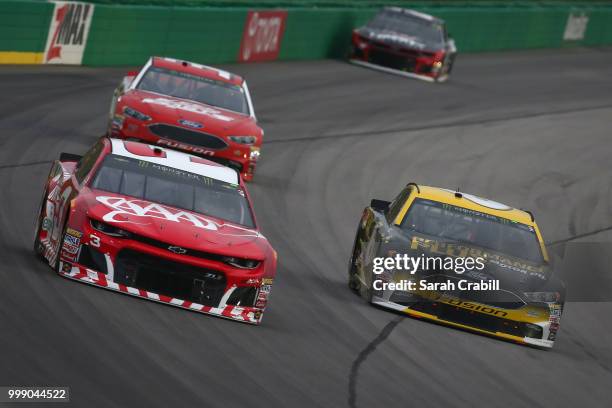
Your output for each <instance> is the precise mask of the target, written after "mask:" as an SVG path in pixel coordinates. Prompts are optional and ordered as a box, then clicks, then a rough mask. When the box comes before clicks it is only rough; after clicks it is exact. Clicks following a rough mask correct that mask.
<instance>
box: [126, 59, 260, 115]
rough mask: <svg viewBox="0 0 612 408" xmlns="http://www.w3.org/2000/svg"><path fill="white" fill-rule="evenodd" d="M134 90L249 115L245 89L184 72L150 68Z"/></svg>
mask: <svg viewBox="0 0 612 408" xmlns="http://www.w3.org/2000/svg"><path fill="white" fill-rule="evenodd" d="M136 89H141V90H143V91H150V92H155V93H158V94H162V95H168V96H173V97H175V98H181V99H187V100H190V101H196V102H200V103H205V104H207V105H211V106H215V107H218V108H223V109H227V110H231V111H234V112H238V113H243V114H245V115H248V114H249V105H248V102H247V98H246V95H245V91H244V88H242V87H241V86H239V85H234V84H229V83H227V82H222V81H216V80H214V79H210V78H205V77H201V76H197V75H192V74H188V73H185V72H179V71H173V70H169V69H165V68H160V67H149V69H148V70H147V72H146V73H145V74H144V76H143V77H142V79H141V80H140V82H139V83H138V85H137V86H136Z"/></svg>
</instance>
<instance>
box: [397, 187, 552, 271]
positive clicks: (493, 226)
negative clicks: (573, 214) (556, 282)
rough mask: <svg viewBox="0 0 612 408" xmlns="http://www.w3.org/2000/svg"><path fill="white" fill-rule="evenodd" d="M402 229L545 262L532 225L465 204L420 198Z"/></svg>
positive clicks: (407, 216)
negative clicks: (460, 205)
mask: <svg viewBox="0 0 612 408" xmlns="http://www.w3.org/2000/svg"><path fill="white" fill-rule="evenodd" d="M401 228H402V229H406V230H410V231H415V232H419V233H422V234H427V235H432V236H436V237H440V238H443V239H444V240H445V241H456V242H462V243H465V244H468V245H472V246H478V247H481V248H488V249H491V250H494V251H497V252H500V253H502V254H506V255H510V256H512V257H515V258H521V259H525V260H528V261H532V262H537V263H541V262H542V261H543V258H542V250H541V248H540V243H539V241H538V238H537V236H536V234H535V231H534V229H533V227H531V226H529V225H525V224H521V223H518V222H513V221H510V220H508V219H505V218H500V217H497V216H494V215H491V214H485V213H481V212H479V211H474V210H470V209H467V208H463V207H457V206H454V205H450V204H445V203H440V202H437V201H431V200H425V199H421V198H418V199H416V200H415V201H414V202H413V204H412V206H410V209H409V210H408V213H407V214H406V216H405V217H404V219H403V221H402V224H401Z"/></svg>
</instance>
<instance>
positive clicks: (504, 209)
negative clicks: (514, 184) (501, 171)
mask: <svg viewBox="0 0 612 408" xmlns="http://www.w3.org/2000/svg"><path fill="white" fill-rule="evenodd" d="M415 190H416V197H418V198H424V199H429V200H433V201H438V202H442V203H446V204H451V205H454V206H457V207H462V208H467V209H470V210H474V211H479V212H481V213H485V214H491V215H495V216H497V217H500V218H505V219H507V220H510V221H515V222H520V223H521V224H526V225H531V226H534V225H535V221H533V220H532V217H531V214H529V213H528V212H526V211H524V210H519V209H516V208H512V207H510V206H508V205H506V204H502V203H498V202H497V201H493V200H489V199H487V198H482V197H478V196H475V195H472V194H467V193H463V192H461V197H457V196H456V191H453V190H448V189H445V188H439V187H431V186H423V185H420V184H419V186H418V189H415ZM419 190H420V192H419Z"/></svg>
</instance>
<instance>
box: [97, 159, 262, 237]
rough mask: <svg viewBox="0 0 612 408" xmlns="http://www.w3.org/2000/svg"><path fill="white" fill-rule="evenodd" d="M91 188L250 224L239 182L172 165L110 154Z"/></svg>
mask: <svg viewBox="0 0 612 408" xmlns="http://www.w3.org/2000/svg"><path fill="white" fill-rule="evenodd" d="M91 187H92V188H94V189H97V190H103V191H108V192H111V193H115V194H121V195H125V196H130V197H135V198H138V199H141V200H147V201H151V202H153V203H158V204H164V205H167V206H170V207H175V208H180V209H182V210H188V211H193V212H196V213H200V214H204V215H209V216H212V217H215V218H218V219H221V220H225V221H229V222H232V223H235V224H240V225H243V226H245V227H248V228H253V227H254V223H253V218H252V215H251V208H250V206H249V202H248V200H247V199H246V196H245V193H244V191H243V190H242V188H241V187H240V186H239V185H236V184H230V183H226V182H223V181H220V180H216V179H213V178H210V177H206V176H201V175H199V174H194V173H190V172H186V171H183V170H179V169H175V168H173V167H168V166H163V165H160V164H156V163H151V162H148V161H144V160H137V159H132V158H129V157H123V156H117V155H112V154H111V155H109V156H107V157H106V158H105V159H104V162H103V163H102V166H101V167H100V169H99V170H98V172H97V174H96V176H95V178H94V179H93V183H92V185H91Z"/></svg>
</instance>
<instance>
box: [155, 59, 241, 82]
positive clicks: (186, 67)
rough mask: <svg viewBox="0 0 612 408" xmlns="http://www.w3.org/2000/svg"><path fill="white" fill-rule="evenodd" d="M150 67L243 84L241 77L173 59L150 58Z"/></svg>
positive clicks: (206, 66)
mask: <svg viewBox="0 0 612 408" xmlns="http://www.w3.org/2000/svg"><path fill="white" fill-rule="evenodd" d="M151 65H153V66H154V67H160V68H166V69H171V70H173V71H179V72H185V73H187V74H191V75H197V76H201V77H204V78H209V79H214V80H217V81H222V82H226V83H228V84H233V85H242V84H243V82H244V79H243V78H242V77H241V76H238V75H235V74H232V73H231V72H228V71H224V70H222V69H218V68H214V67H210V66H208V65H202V64H197V63H195V62H190V61H184V60H179V59H175V58H168V57H151Z"/></svg>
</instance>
